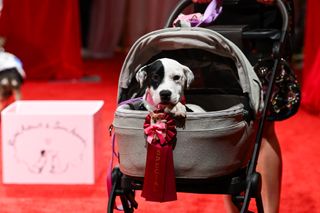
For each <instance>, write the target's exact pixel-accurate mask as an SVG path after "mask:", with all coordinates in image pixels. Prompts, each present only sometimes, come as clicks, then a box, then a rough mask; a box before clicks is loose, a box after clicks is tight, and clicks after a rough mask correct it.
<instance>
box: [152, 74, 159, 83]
mask: <svg viewBox="0 0 320 213" xmlns="http://www.w3.org/2000/svg"><path fill="white" fill-rule="evenodd" d="M152 80H153V81H159V80H160V76H159V75H157V74H155V75H152Z"/></svg>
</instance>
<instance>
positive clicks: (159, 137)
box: [144, 121, 167, 145]
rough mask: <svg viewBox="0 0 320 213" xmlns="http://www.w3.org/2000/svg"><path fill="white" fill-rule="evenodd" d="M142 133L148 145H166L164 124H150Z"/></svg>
mask: <svg viewBox="0 0 320 213" xmlns="http://www.w3.org/2000/svg"><path fill="white" fill-rule="evenodd" d="M144 133H145V134H146V136H147V142H148V143H149V144H152V143H155V142H159V143H160V145H165V144H166V142H167V141H166V138H165V136H166V124H165V123H164V122H161V121H159V122H157V123H155V124H151V125H150V126H148V127H146V128H145V129H144Z"/></svg>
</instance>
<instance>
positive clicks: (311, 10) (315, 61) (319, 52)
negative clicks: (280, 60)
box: [302, 0, 320, 113]
mask: <svg viewBox="0 0 320 213" xmlns="http://www.w3.org/2000/svg"><path fill="white" fill-rule="evenodd" d="M319 11H320V1H319V0H308V1H307V8H306V22H305V23H306V28H305V29H306V30H305V46H304V69H303V75H302V92H303V93H302V105H303V106H304V107H305V108H307V109H308V110H309V111H311V112H313V113H320V83H319V82H320V37H319V35H320V14H319Z"/></svg>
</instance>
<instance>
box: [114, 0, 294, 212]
mask: <svg viewBox="0 0 320 213" xmlns="http://www.w3.org/2000/svg"><path fill="white" fill-rule="evenodd" d="M191 3H192V2H191V0H183V1H181V2H180V3H179V4H178V5H177V7H176V8H175V10H174V11H173V13H172V14H171V16H170V18H169V20H168V23H167V26H166V28H164V29H161V30H157V31H153V32H151V33H149V34H147V35H144V36H143V37H141V38H140V39H138V40H137V41H136V42H135V44H134V45H133V46H132V47H131V49H130V51H129V53H128V55H127V57H126V59H125V62H124V64H123V66H122V70H121V74H120V78H119V85H118V103H119V107H118V108H117V110H116V112H115V117H114V122H113V127H114V133H115V138H116V141H117V146H118V149H119V150H118V153H116V152H115V151H114V150H113V152H114V155H116V156H117V157H118V160H119V166H117V167H115V168H113V170H112V175H111V177H110V178H111V180H110V181H109V182H108V183H109V184H111V187H110V192H109V201H108V212H113V210H114V209H115V207H116V204H115V200H116V197H119V198H120V200H121V204H122V207H123V210H124V211H125V212H133V211H134V209H136V208H137V207H138V203H137V202H136V201H135V191H136V190H141V189H142V187H143V184H144V171H145V164H146V152H147V151H146V148H145V143H146V142H145V138H144V133H143V123H144V121H145V118H146V116H147V114H148V112H147V111H140V110H135V109H134V105H135V101H136V100H137V101H139V99H136V98H137V97H140V96H142V94H143V92H144V91H143V90H141V89H139V83H138V82H137V81H136V80H135V73H136V72H137V71H138V70H139V68H141V67H142V66H144V65H145V64H149V63H151V62H152V61H154V60H156V59H159V58H163V57H167V58H172V59H175V60H177V61H179V62H180V63H181V64H184V65H186V66H188V67H189V68H190V69H191V70H192V71H193V73H194V75H195V81H194V82H193V83H192V85H191V87H190V88H189V89H188V90H187V91H185V96H186V103H187V104H188V103H190V104H196V105H198V106H201V107H202V108H204V109H205V110H206V112H190V113H187V118H186V123H185V128H184V129H177V143H176V145H175V148H174V150H173V155H174V168H175V176H176V189H177V192H190V193H202V194H228V195H231V196H232V200H233V202H234V203H235V204H236V205H237V206H238V208H239V209H240V210H241V212H247V211H248V207H249V203H250V200H251V199H252V198H254V199H255V200H256V206H257V210H258V212H263V204H262V199H261V194H260V190H261V177H260V174H259V173H257V172H256V164H257V159H258V154H259V149H260V143H261V138H262V133H263V128H264V122H265V120H266V117H267V108H268V106H269V100H270V99H271V96H272V87H273V84H274V83H273V82H274V81H275V79H276V70H277V69H278V67H279V66H280V65H281V56H280V55H281V54H280V53H282V48H283V44H285V42H284V41H285V40H286V38H287V29H288V11H287V8H286V6H285V4H284V3H283V2H282V1H280V0H278V1H277V4H276V6H277V8H278V9H279V11H280V14H281V16H282V27H281V28H280V29H268V30H263V29H259V30H251V31H250V30H249V29H246V30H244V28H241V31H242V34H241V36H243V37H246V39H249V40H255V39H267V40H271V41H272V42H273V43H275V44H276V45H273V48H272V53H273V55H275V56H276V57H275V58H274V60H272V72H271V76H269V78H268V80H269V81H268V88H267V90H266V94H265V95H263V89H262V85H261V83H260V80H259V78H258V77H257V75H256V73H255V71H254V69H253V66H252V65H251V63H250V62H249V60H248V59H247V57H246V56H245V54H244V53H243V52H244V51H242V50H244V49H242V50H241V49H240V48H239V47H238V46H239V45H238V46H237V45H236V44H235V43H236V41H234V42H235V43H234V42H231V41H230V40H232V38H230V40H229V39H227V38H226V37H227V36H229V35H230V33H229V32H230V28H225V27H222V26H220V27H221V28H220V29H219V27H218V28H213V29H206V28H201V27H195V28H171V27H169V26H172V23H173V20H174V19H175V18H176V17H177V16H178V14H179V13H180V12H182V10H183V9H184V8H185V7H187V6H188V5H190V4H191ZM224 3H225V4H236V3H237V1H234V0H229V1H228V0H225V1H224ZM218 32H219V33H218ZM223 34H225V36H223ZM231 34H232V33H231ZM254 60H256V58H255V57H253V59H252V61H254ZM263 96H265V98H263ZM264 100H265V101H264ZM120 103H121V104H120ZM123 103H124V104H123ZM111 131H112V130H111ZM115 138H113V143H114V142H115ZM114 146H115V144H113V147H114Z"/></svg>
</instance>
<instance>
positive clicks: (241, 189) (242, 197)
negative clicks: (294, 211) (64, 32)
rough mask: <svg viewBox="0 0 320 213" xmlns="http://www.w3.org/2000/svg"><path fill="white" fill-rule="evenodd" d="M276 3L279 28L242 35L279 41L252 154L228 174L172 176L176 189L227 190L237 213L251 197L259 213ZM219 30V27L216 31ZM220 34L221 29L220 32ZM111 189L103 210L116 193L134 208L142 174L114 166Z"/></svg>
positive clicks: (282, 9)
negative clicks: (259, 165) (130, 173)
mask: <svg viewBox="0 0 320 213" xmlns="http://www.w3.org/2000/svg"><path fill="white" fill-rule="evenodd" d="M225 2H226V3H229V4H235V3H237V1H236V0H225ZM190 4H192V0H182V1H180V2H179V3H178V5H177V6H176V8H175V9H174V11H173V12H172V13H171V15H170V17H169V19H168V21H167V23H166V26H165V27H166V28H167V27H169V26H171V25H172V23H173V21H174V19H175V18H176V17H177V16H178V15H179V14H180V13H181V12H182V11H183V10H184V9H185V8H186V7H187V6H189V5H190ZM276 6H277V8H278V9H279V11H280V14H281V16H282V28H281V32H279V31H274V30H271V31H265V32H261V31H248V32H243V34H242V36H243V37H247V38H258V39H261V38H262V39H264V38H266V39H267V38H277V40H278V41H279V42H278V44H279V45H275V47H274V48H273V58H274V64H273V68H272V73H271V76H270V81H269V86H268V89H267V91H266V94H265V99H264V103H265V106H264V108H263V110H262V114H261V117H260V118H259V123H258V130H257V134H256V136H255V143H254V149H253V154H252V157H251V159H250V162H249V164H248V166H247V167H246V168H243V169H240V170H238V171H236V172H233V173H232V174H229V175H226V176H222V177H217V178H211V179H205V180H203V179H192V180H190V179H181V178H177V179H176V189H177V192H187V193H198V194H227V195H231V197H232V201H233V202H234V204H235V205H236V206H237V207H238V208H239V210H240V212H241V213H245V212H248V207H249V204H250V201H251V199H255V201H256V207H257V211H258V212H259V213H263V212H264V211H263V203H262V198H261V184H262V180H261V175H260V174H259V173H258V172H257V171H256V166H257V161H258V156H259V151H260V147H261V141H262V136H263V131H264V125H265V121H266V117H267V110H268V107H269V102H270V100H271V96H272V90H273V85H274V81H275V78H276V71H277V69H278V66H279V64H280V61H281V59H282V56H281V53H282V52H283V49H284V45H283V44H284V41H285V39H286V36H287V33H288V25H289V18H288V17H289V15H288V11H287V8H286V5H285V3H284V2H283V1H282V0H276ZM218 32H219V31H218ZM222 35H223V33H222ZM111 178H112V189H111V192H110V195H109V201H108V207H107V212H108V213H111V212H113V210H114V209H115V208H117V207H116V206H115V205H116V204H115V200H116V197H120V200H121V204H122V207H123V210H124V212H126V213H130V212H134V209H136V208H137V207H138V203H137V202H136V201H135V191H136V190H141V189H142V186H143V178H137V177H131V176H128V175H126V174H123V173H122V172H121V171H120V169H119V168H118V167H115V168H113V170H112V175H111Z"/></svg>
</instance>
